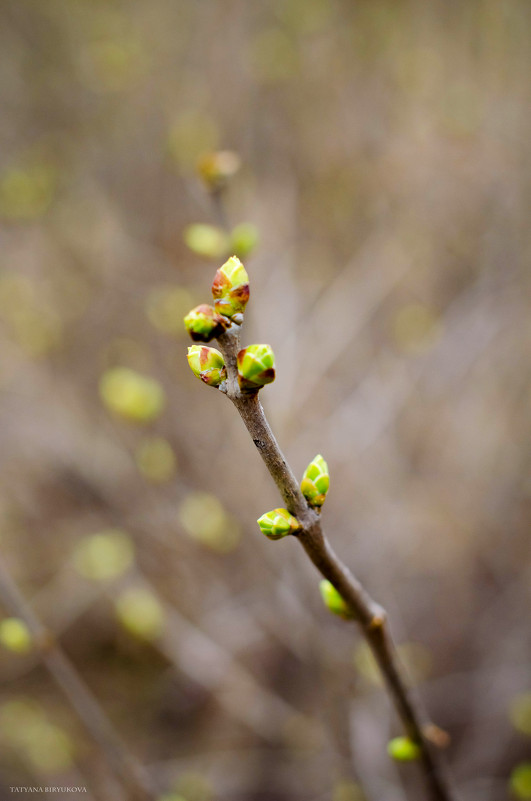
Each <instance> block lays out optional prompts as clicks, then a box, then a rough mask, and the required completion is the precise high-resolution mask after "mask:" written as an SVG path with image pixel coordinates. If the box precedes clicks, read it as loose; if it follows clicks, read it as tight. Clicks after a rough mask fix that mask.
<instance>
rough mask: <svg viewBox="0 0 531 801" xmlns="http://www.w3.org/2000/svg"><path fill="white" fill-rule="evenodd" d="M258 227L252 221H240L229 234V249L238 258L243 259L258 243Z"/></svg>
mask: <svg viewBox="0 0 531 801" xmlns="http://www.w3.org/2000/svg"><path fill="white" fill-rule="evenodd" d="M258 238H259V236H258V228H257V227H256V225H253V224H252V223H246V222H244V223H240V224H239V225H237V226H236V227H235V228H233V229H232V231H231V235H230V242H231V250H232V252H233V253H235V254H236V255H237V256H238V257H239V258H240V259H245V257H246V256H249V254H250V253H252V252H253V250H254V249H255V247H256V246H257V244H258Z"/></svg>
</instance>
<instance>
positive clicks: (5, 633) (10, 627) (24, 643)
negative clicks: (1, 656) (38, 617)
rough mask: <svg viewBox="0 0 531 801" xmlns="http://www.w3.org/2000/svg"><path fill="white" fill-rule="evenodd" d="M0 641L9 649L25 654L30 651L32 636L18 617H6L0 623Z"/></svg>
mask: <svg viewBox="0 0 531 801" xmlns="http://www.w3.org/2000/svg"><path fill="white" fill-rule="evenodd" d="M0 643H1V644H2V645H3V646H4V648H7V649H8V650H9V651H14V653H17V654H25V653H27V652H28V651H31V648H32V637H31V633H30V630H29V628H28V627H27V625H26V623H25V622H24V621H23V620H21V619H20V618H18V617H7V618H5V620H2V622H1V623H0Z"/></svg>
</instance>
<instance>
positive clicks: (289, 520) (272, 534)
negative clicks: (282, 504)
mask: <svg viewBox="0 0 531 801" xmlns="http://www.w3.org/2000/svg"><path fill="white" fill-rule="evenodd" d="M257 523H258V525H259V526H260V531H261V532H262V534H265V536H266V537H269V539H270V540H280V539H282V537H286V536H287V535H288V534H294V533H295V532H296V531H299V530H300V528H301V524H300V523H299V521H298V520H297V518H296V517H293V515H290V513H289V512H288V510H287V509H273V511H271V512H266V514H265V515H262V517H259V518H258V520H257Z"/></svg>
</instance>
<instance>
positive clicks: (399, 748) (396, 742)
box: [387, 737, 420, 762]
mask: <svg viewBox="0 0 531 801" xmlns="http://www.w3.org/2000/svg"><path fill="white" fill-rule="evenodd" d="M387 753H388V754H389V756H390V757H391V758H392V759H395V760H396V761H397V762H413V761H414V760H415V759H418V758H419V757H420V746H419V745H418V744H417V743H415V742H413V740H411V739H410V738H409V737H395V738H394V739H393V740H391V741H390V742H389V743H388V745H387Z"/></svg>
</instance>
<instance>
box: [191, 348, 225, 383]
mask: <svg viewBox="0 0 531 801" xmlns="http://www.w3.org/2000/svg"><path fill="white" fill-rule="evenodd" d="M188 364H189V365H190V369H191V371H192V373H193V374H194V375H196V376H197V377H198V378H200V379H201V381H204V382H205V384H208V385H209V387H219V385H220V384H221V383H222V382H223V381H225V379H226V378H227V370H226V368H225V361H224V359H223V356H222V354H221V353H220V352H219V350H216V348H207V347H206V346H205V345H191V346H190V347H189V348H188Z"/></svg>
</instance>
